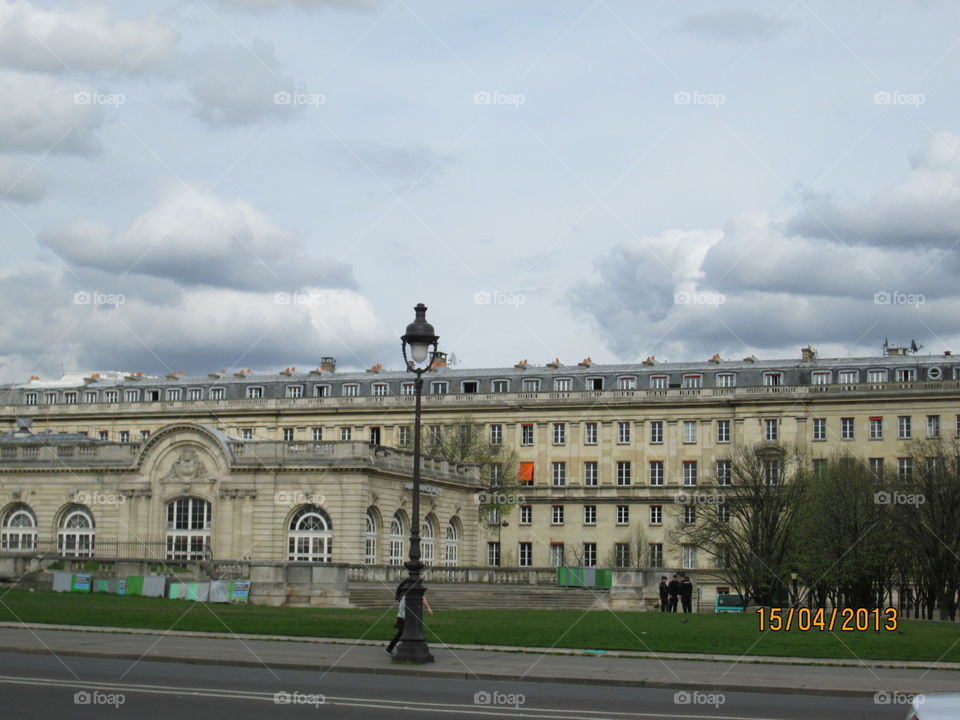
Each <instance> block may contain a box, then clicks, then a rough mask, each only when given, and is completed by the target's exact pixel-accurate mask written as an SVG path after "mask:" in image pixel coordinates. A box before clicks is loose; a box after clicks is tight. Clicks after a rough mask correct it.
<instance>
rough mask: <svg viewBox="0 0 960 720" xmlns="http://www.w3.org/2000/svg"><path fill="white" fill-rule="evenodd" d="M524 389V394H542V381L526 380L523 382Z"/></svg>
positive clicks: (537, 379)
mask: <svg viewBox="0 0 960 720" xmlns="http://www.w3.org/2000/svg"><path fill="white" fill-rule="evenodd" d="M522 387H523V391H524V392H540V379H539V378H526V379H525V380H524V381H523V385H522Z"/></svg>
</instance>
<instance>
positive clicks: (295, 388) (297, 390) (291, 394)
mask: <svg viewBox="0 0 960 720" xmlns="http://www.w3.org/2000/svg"><path fill="white" fill-rule="evenodd" d="M286 396H287V397H288V398H302V397H303V385H287V389H286Z"/></svg>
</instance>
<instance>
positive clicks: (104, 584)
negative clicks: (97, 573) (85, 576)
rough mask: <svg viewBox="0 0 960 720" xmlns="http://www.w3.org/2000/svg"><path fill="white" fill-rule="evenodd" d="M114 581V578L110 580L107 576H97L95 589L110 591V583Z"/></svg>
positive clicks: (96, 590) (94, 584) (97, 590)
mask: <svg viewBox="0 0 960 720" xmlns="http://www.w3.org/2000/svg"><path fill="white" fill-rule="evenodd" d="M112 582H113V581H112V580H108V579H107V578H97V579H96V580H94V583H93V591H94V592H110V585H111V584H112Z"/></svg>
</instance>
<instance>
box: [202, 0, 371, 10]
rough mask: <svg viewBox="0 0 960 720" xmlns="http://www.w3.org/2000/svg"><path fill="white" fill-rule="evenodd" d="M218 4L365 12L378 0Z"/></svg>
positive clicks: (240, 0)
mask: <svg viewBox="0 0 960 720" xmlns="http://www.w3.org/2000/svg"><path fill="white" fill-rule="evenodd" d="M220 2H221V3H223V4H224V5H232V6H234V7H239V8H243V9H245V10H275V9H277V8H283V7H295V8H301V9H304V10H319V9H325V8H333V9H342V10H360V11H367V10H372V9H373V8H375V7H376V6H377V5H379V4H380V0H220Z"/></svg>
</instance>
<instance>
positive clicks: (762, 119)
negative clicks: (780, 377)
mask: <svg viewBox="0 0 960 720" xmlns="http://www.w3.org/2000/svg"><path fill="white" fill-rule="evenodd" d="M958 20H960V7H957V5H956V3H954V2H951V1H950V0H889V1H887V2H873V1H870V0H864V1H862V2H857V3H835V2H820V1H816V0H795V1H781V0H764V1H763V2H737V1H731V2H717V1H716V0H712V1H709V2H706V1H705V2H696V1H693V0H690V1H685V2H679V3H677V2H636V1H626V0H624V1H621V2H617V1H615V0H583V1H572V0H571V1H558V0H549V1H547V0H544V1H536V0H528V1H526V2H523V3H516V2H496V1H491V2H484V3H472V4H466V3H449V2H430V1H424V2H420V1H417V0H170V1H165V0H153V1H152V2H150V3H143V2H138V3H131V2H101V3H87V2H85V1H84V0H77V1H75V2H62V3H56V2H54V3H48V2H36V1H35V2H28V1H26V0H0V97H2V99H3V101H2V102H0V250H2V252H3V256H4V260H5V262H4V263H3V264H2V266H0V302H2V304H3V313H2V315H0V382H23V381H26V380H27V379H28V378H29V377H30V376H32V375H37V376H40V377H42V378H45V379H46V378H55V377H58V376H59V375H60V373H61V371H65V372H87V371H96V370H101V371H102V370H124V371H139V372H143V373H144V374H165V373H168V372H171V371H183V372H185V373H186V374H188V375H190V374H206V373H209V372H214V371H217V370H220V369H226V370H228V371H229V370H236V369H242V368H252V369H255V370H260V371H269V372H273V371H278V370H281V369H283V368H286V367H297V368H298V370H302V371H306V370H309V369H311V368H314V367H317V365H318V364H319V362H320V357H321V356H325V355H331V356H334V357H336V358H337V361H338V367H341V368H355V369H362V368H366V367H370V366H372V365H373V364H375V363H382V364H383V365H384V366H385V367H387V368H398V367H400V366H401V357H400V342H399V337H400V335H402V333H403V331H404V328H405V326H406V324H407V323H408V322H410V321H411V320H412V319H413V310H412V308H413V306H414V305H415V304H416V303H418V302H423V303H425V304H426V305H427V306H428V307H429V311H428V319H429V320H430V321H431V322H432V323H433V324H434V326H435V328H436V331H437V333H438V335H439V336H440V346H441V349H442V350H445V351H447V352H451V353H453V354H454V355H455V356H456V358H457V360H458V362H459V363H460V364H461V365H463V366H464V367H489V366H510V365H513V364H514V363H516V362H517V361H519V360H521V359H527V360H529V362H530V363H532V364H535V365H539V364H543V363H546V362H550V361H553V360H554V359H555V358H558V359H559V360H560V361H561V362H562V363H565V364H576V363H577V362H579V361H580V360H581V359H583V358H585V357H591V358H592V359H593V361H594V362H597V363H604V362H619V363H633V362H640V361H641V360H643V359H644V358H645V357H647V356H648V355H654V356H656V358H657V359H658V360H666V361H697V360H706V359H707V358H709V357H711V356H712V355H714V354H715V353H719V354H720V355H721V356H722V357H723V358H731V359H739V358H742V357H746V356H750V355H756V356H757V357H760V358H799V354H800V352H799V349H800V347H802V346H805V345H807V344H813V345H814V347H816V348H817V350H818V351H819V353H820V355H821V356H829V357H844V356H863V355H877V354H879V353H880V352H881V346H882V344H883V342H884V339H889V340H890V342H891V344H899V343H902V344H909V342H910V341H911V340H915V341H916V342H917V343H918V344H919V345H922V346H923V350H922V352H924V353H926V352H930V353H940V352H943V351H945V350H953V351H960V328H958V326H957V323H956V320H955V318H956V317H958V316H960V312H958V311H960V284H958V283H957V282H956V281H955V278H956V277H957V274H958V270H960V255H958V247H957V246H958V244H960V94H958V93H957V92H956V79H957V76H958V73H957V70H958V68H960V22H958Z"/></svg>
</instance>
